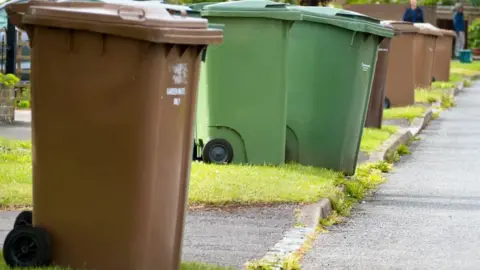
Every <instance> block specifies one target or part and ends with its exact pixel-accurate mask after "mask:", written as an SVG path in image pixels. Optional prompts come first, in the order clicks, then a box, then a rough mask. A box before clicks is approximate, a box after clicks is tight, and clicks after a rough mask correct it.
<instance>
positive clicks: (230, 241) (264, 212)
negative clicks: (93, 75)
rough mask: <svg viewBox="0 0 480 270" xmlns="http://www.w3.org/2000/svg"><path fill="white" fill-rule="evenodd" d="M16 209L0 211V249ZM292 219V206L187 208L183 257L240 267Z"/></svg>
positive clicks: (268, 245)
mask: <svg viewBox="0 0 480 270" xmlns="http://www.w3.org/2000/svg"><path fill="white" fill-rule="evenodd" d="M18 213H19V212H14V211H12V212H0V249H1V248H2V246H3V241H4V239H5V237H6V236H7V234H8V232H9V231H10V230H11V229H12V228H13V222H14V221H15V217H16V216H17V215H18ZM294 223H295V217H294V207H293V206H288V205H287V206H277V207H270V208H248V209H246V208H245V209H231V210H229V211H225V210H207V211H191V212H189V213H187V220H186V224H185V230H184V240H183V250H182V251H183V258H182V260H183V261H189V262H203V263H210V264H216V265H222V266H230V267H234V268H237V269H241V268H242V266H243V265H244V264H245V263H246V262H247V261H249V260H255V259H260V258H261V257H263V256H264V255H265V253H267V251H268V250H269V249H270V248H271V247H273V246H274V245H275V243H277V242H278V241H279V240H280V239H281V238H282V234H283V232H284V231H287V230H289V229H290V228H292V227H293V225H294Z"/></svg>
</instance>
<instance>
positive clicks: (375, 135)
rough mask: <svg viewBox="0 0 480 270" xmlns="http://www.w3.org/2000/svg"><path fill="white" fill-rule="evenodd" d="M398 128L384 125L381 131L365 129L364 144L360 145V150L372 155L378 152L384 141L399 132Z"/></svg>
mask: <svg viewBox="0 0 480 270" xmlns="http://www.w3.org/2000/svg"><path fill="white" fill-rule="evenodd" d="M397 130H398V127H397V126H388V125H384V126H382V128H381V129H377V128H365V129H363V135H362V142H361V143H360V150H361V151H363V152H366V153H371V152H373V151H375V150H377V149H378V148H379V147H380V146H381V145H382V143H383V142H384V141H386V140H387V139H388V138H390V136H392V135H393V134H394V133H395V132H397Z"/></svg>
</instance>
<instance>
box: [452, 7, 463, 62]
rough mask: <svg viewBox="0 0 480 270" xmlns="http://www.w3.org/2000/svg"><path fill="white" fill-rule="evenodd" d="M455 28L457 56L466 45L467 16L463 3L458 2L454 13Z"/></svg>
mask: <svg viewBox="0 0 480 270" xmlns="http://www.w3.org/2000/svg"><path fill="white" fill-rule="evenodd" d="M453 30H454V31H455V33H456V34H457V39H456V40H455V57H458V56H459V55H460V50H463V49H464V47H465V18H464V17H463V5H462V3H457V4H456V5H455V12H454V13H453Z"/></svg>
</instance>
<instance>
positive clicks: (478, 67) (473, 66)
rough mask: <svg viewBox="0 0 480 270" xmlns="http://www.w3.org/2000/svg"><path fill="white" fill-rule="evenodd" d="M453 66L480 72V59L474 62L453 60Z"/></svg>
mask: <svg viewBox="0 0 480 270" xmlns="http://www.w3.org/2000/svg"><path fill="white" fill-rule="evenodd" d="M450 67H451V68H461V69H467V70H473V71H479V72H480V61H473V62H472V63H460V62H459V61H452V63H451V66H450Z"/></svg>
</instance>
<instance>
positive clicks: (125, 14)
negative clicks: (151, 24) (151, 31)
mask: <svg viewBox="0 0 480 270" xmlns="http://www.w3.org/2000/svg"><path fill="white" fill-rule="evenodd" d="M117 14H118V16H119V17H120V18H121V19H122V20H126V21H144V20H145V10H143V9H141V8H133V7H125V6H124V7H120V8H119V9H118V10H117Z"/></svg>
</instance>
